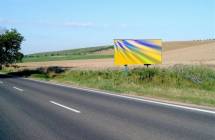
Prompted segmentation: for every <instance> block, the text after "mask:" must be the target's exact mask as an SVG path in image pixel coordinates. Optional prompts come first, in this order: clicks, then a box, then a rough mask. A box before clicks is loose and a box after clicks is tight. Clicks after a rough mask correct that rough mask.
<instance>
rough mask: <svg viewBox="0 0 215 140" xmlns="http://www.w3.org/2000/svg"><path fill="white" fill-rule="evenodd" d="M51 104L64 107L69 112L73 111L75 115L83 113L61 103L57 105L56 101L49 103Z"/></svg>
mask: <svg viewBox="0 0 215 140" xmlns="http://www.w3.org/2000/svg"><path fill="white" fill-rule="evenodd" d="M49 102H50V103H52V104H55V105H57V106H60V107H63V108H65V109H68V110H70V111H73V112H75V113H81V112H80V111H79V110H76V109H74V108H71V107H67V106H65V105H62V104H59V103H57V102H54V101H49Z"/></svg>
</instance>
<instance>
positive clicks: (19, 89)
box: [13, 87, 24, 92]
mask: <svg viewBox="0 0 215 140" xmlns="http://www.w3.org/2000/svg"><path fill="white" fill-rule="evenodd" d="M13 88H14V89H16V90H18V91H21V92H22V91H24V90H23V89H21V88H18V87H13Z"/></svg>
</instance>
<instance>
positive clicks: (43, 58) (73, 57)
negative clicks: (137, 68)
mask: <svg viewBox="0 0 215 140" xmlns="http://www.w3.org/2000/svg"><path fill="white" fill-rule="evenodd" d="M103 58H113V55H67V56H38V57H24V59H23V60H22V62H43V61H59V60H81V59H103Z"/></svg>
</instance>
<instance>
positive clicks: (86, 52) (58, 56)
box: [23, 46, 113, 62]
mask: <svg viewBox="0 0 215 140" xmlns="http://www.w3.org/2000/svg"><path fill="white" fill-rule="evenodd" d="M111 48H113V46H99V47H90V48H80V49H71V50H63V51H53V52H44V53H35V54H30V55H25V57H24V58H23V62H40V61H56V60H77V59H102V58H112V57H113V55H105V54H93V53H94V52H98V51H102V50H108V49H111Z"/></svg>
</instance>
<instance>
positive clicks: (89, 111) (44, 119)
mask: <svg viewBox="0 0 215 140" xmlns="http://www.w3.org/2000/svg"><path fill="white" fill-rule="evenodd" d="M0 140H215V112H214V113H213V112H210V111H208V112H207V111H204V110H198V109H196V110H195V109H192V108H191V109H190V108H186V107H184V108H183V107H180V106H179V107H178V106H174V105H173V106H171V105H168V104H162V103H154V102H153V101H152V102H151V101H147V100H141V99H140V100H136V99H133V98H129V97H128V98H126V97H121V96H113V95H111V94H105V93H98V92H94V91H88V90H81V89H77V88H69V87H63V86H59V85H53V84H46V83H41V82H36V81H31V80H26V79H22V78H14V77H7V76H3V75H0Z"/></svg>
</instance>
